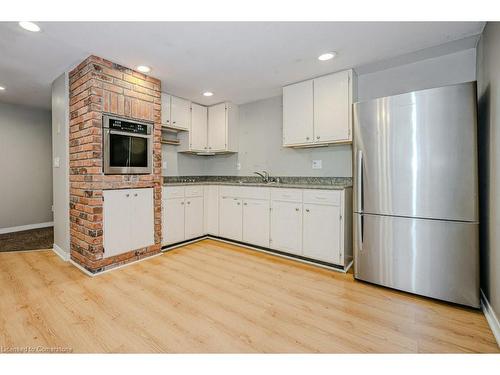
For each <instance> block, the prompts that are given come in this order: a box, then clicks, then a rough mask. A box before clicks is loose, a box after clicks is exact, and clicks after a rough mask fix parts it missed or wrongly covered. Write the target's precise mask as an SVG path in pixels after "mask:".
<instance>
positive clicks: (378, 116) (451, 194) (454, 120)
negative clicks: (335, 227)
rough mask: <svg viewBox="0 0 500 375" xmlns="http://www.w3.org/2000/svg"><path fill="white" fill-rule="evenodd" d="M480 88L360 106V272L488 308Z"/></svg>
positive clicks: (438, 90) (356, 251)
mask: <svg viewBox="0 0 500 375" xmlns="http://www.w3.org/2000/svg"><path fill="white" fill-rule="evenodd" d="M476 126H477V120H476V84H475V82H468V83H463V84H458V85H452V86H445V87H439V88H434V89H429V90H422V91H415V92H410V93H406V94H401V95H395V96H390V97H385V98H379V99H374V100H370V101H365V102H359V103H356V104H354V150H353V152H354V160H353V162H354V205H353V207H354V255H355V258H354V276H355V278H356V279H359V280H364V281H368V282H371V283H375V284H380V285H384V286H387V287H391V288H394V289H399V290H403V291H407V292H411V293H415V294H420V295H424V296H428V297H433V298H437V299H440V300H445V301H450V302H454V303H458V304H462V305H468V306H473V307H479V245H478V226H479V223H478V220H479V219H478V216H479V215H478V181H477V145H476Z"/></svg>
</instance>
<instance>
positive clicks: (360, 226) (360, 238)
mask: <svg viewBox="0 0 500 375" xmlns="http://www.w3.org/2000/svg"><path fill="white" fill-rule="evenodd" d="M356 216H357V217H358V231H357V232H358V249H359V251H363V230H364V228H363V224H364V223H363V220H364V218H363V214H358V215H356Z"/></svg>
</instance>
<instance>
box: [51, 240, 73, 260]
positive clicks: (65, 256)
mask: <svg viewBox="0 0 500 375" xmlns="http://www.w3.org/2000/svg"><path fill="white" fill-rule="evenodd" d="M52 251H54V253H56V254H57V255H58V256H59V258H61V259H62V260H64V261H65V262H67V261H68V260H69V253H67V252H66V251H64V250H63V249H61V248H60V247H59V246H57V245H56V244H53V245H52Z"/></svg>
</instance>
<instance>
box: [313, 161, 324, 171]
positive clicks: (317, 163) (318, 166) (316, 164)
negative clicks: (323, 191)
mask: <svg viewBox="0 0 500 375" xmlns="http://www.w3.org/2000/svg"><path fill="white" fill-rule="evenodd" d="M321 168H323V165H322V160H313V162H312V169H321Z"/></svg>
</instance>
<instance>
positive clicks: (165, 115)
mask: <svg viewBox="0 0 500 375" xmlns="http://www.w3.org/2000/svg"><path fill="white" fill-rule="evenodd" d="M171 100H172V95H169V94H165V93H163V92H162V93H161V123H162V125H167V126H171V124H170V108H172V105H171V103H170V102H171Z"/></svg>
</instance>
